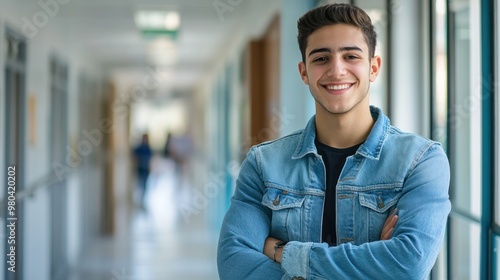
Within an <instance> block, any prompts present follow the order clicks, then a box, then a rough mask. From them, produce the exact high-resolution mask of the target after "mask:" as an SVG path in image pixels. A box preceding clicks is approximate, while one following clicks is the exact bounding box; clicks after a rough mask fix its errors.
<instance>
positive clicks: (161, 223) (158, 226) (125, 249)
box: [70, 161, 219, 280]
mask: <svg viewBox="0 0 500 280" xmlns="http://www.w3.org/2000/svg"><path fill="white" fill-rule="evenodd" d="M171 167H172V165H171V164H168V163H167V162H165V161H164V162H163V163H162V165H161V169H162V168H163V169H164V170H162V171H161V172H155V173H153V174H152V175H151V177H150V184H149V186H148V188H149V189H148V192H147V194H146V196H145V207H144V209H141V208H140V207H132V208H131V207H129V206H127V205H118V206H117V212H118V214H117V234H116V235H115V236H114V237H113V238H100V239H99V240H96V241H95V242H92V244H93V245H92V246H91V247H90V248H87V250H86V253H85V255H84V257H83V258H82V261H81V262H80V264H79V266H78V268H76V269H75V271H73V272H72V273H71V274H72V275H71V278H70V279H71V280H156V279H158V280H160V279H162V280H163V279H187V280H215V279H219V278H218V275H217V267H216V245H217V233H216V232H215V230H214V229H211V228H210V226H209V223H207V222H206V221H205V217H204V215H203V214H202V215H197V216H192V217H190V219H189V220H186V219H184V218H183V217H182V215H180V212H179V209H180V208H179V207H180V206H181V205H182V203H183V201H185V199H187V198H188V197H189V193H190V192H191V191H192V190H190V189H189V188H188V187H186V186H184V187H183V188H178V187H176V185H178V184H177V183H176V180H177V179H176V177H175V175H174V172H173V169H172V168H171Z"/></svg>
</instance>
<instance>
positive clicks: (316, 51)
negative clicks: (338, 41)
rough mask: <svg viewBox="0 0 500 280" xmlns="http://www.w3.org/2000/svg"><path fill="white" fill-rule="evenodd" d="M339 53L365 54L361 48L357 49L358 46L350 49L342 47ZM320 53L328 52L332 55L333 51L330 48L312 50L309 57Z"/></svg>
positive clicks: (349, 47)
mask: <svg viewBox="0 0 500 280" xmlns="http://www.w3.org/2000/svg"><path fill="white" fill-rule="evenodd" d="M338 51H339V52H345V51H360V52H363V50H362V49H361V48H360V47H357V46H348V47H340V48H339V49H338ZM320 52H327V53H331V52H332V49H330V48H318V49H314V50H312V51H311V52H310V53H309V55H308V56H311V55H313V54H315V53H320Z"/></svg>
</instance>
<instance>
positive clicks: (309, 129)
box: [292, 106, 390, 160]
mask: <svg viewBox="0 0 500 280" xmlns="http://www.w3.org/2000/svg"><path fill="white" fill-rule="evenodd" d="M370 113H371V115H372V117H373V119H374V120H375V124H374V125H373V127H372V130H371V132H370V134H369V135H368V138H366V140H365V142H364V143H363V144H362V145H361V146H360V147H359V149H358V151H357V152H356V154H359V155H361V156H364V157H367V158H371V159H375V160H378V159H379V158H380V152H381V151H382V146H383V145H384V142H385V139H386V138H387V134H388V132H389V128H390V122H389V118H387V117H386V116H385V115H384V114H383V113H382V110H381V109H380V108H377V107H375V106H370ZM315 119H316V115H314V116H313V117H312V118H311V119H310V120H309V122H308V123H307V125H306V127H305V128H304V130H303V131H302V135H301V136H300V140H299V143H298V144H297V148H296V149H295V153H294V154H293V156H292V159H298V158H301V157H304V156H305V155H306V154H310V153H313V154H317V150H316V145H315V144H314V139H315V138H316V122H315Z"/></svg>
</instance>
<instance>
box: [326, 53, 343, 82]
mask: <svg viewBox="0 0 500 280" xmlns="http://www.w3.org/2000/svg"><path fill="white" fill-rule="evenodd" d="M345 73H346V69H345V63H344V61H343V60H342V59H341V58H338V57H333V58H332V59H331V61H330V68H329V69H328V73H327V74H328V76H330V77H334V78H335V77H340V76H343V75H345Z"/></svg>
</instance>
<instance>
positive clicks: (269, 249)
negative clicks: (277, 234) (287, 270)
mask: <svg viewBox="0 0 500 280" xmlns="http://www.w3.org/2000/svg"><path fill="white" fill-rule="evenodd" d="M280 241H281V240H279V239H276V238H274V237H271V236H269V237H268V238H266V242H265V243H264V255H266V256H267V257H269V258H270V259H271V260H274V257H276V262H278V263H281V254H282V253H283V248H278V249H276V256H275V255H274V246H275V245H276V243H278V242H280Z"/></svg>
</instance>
